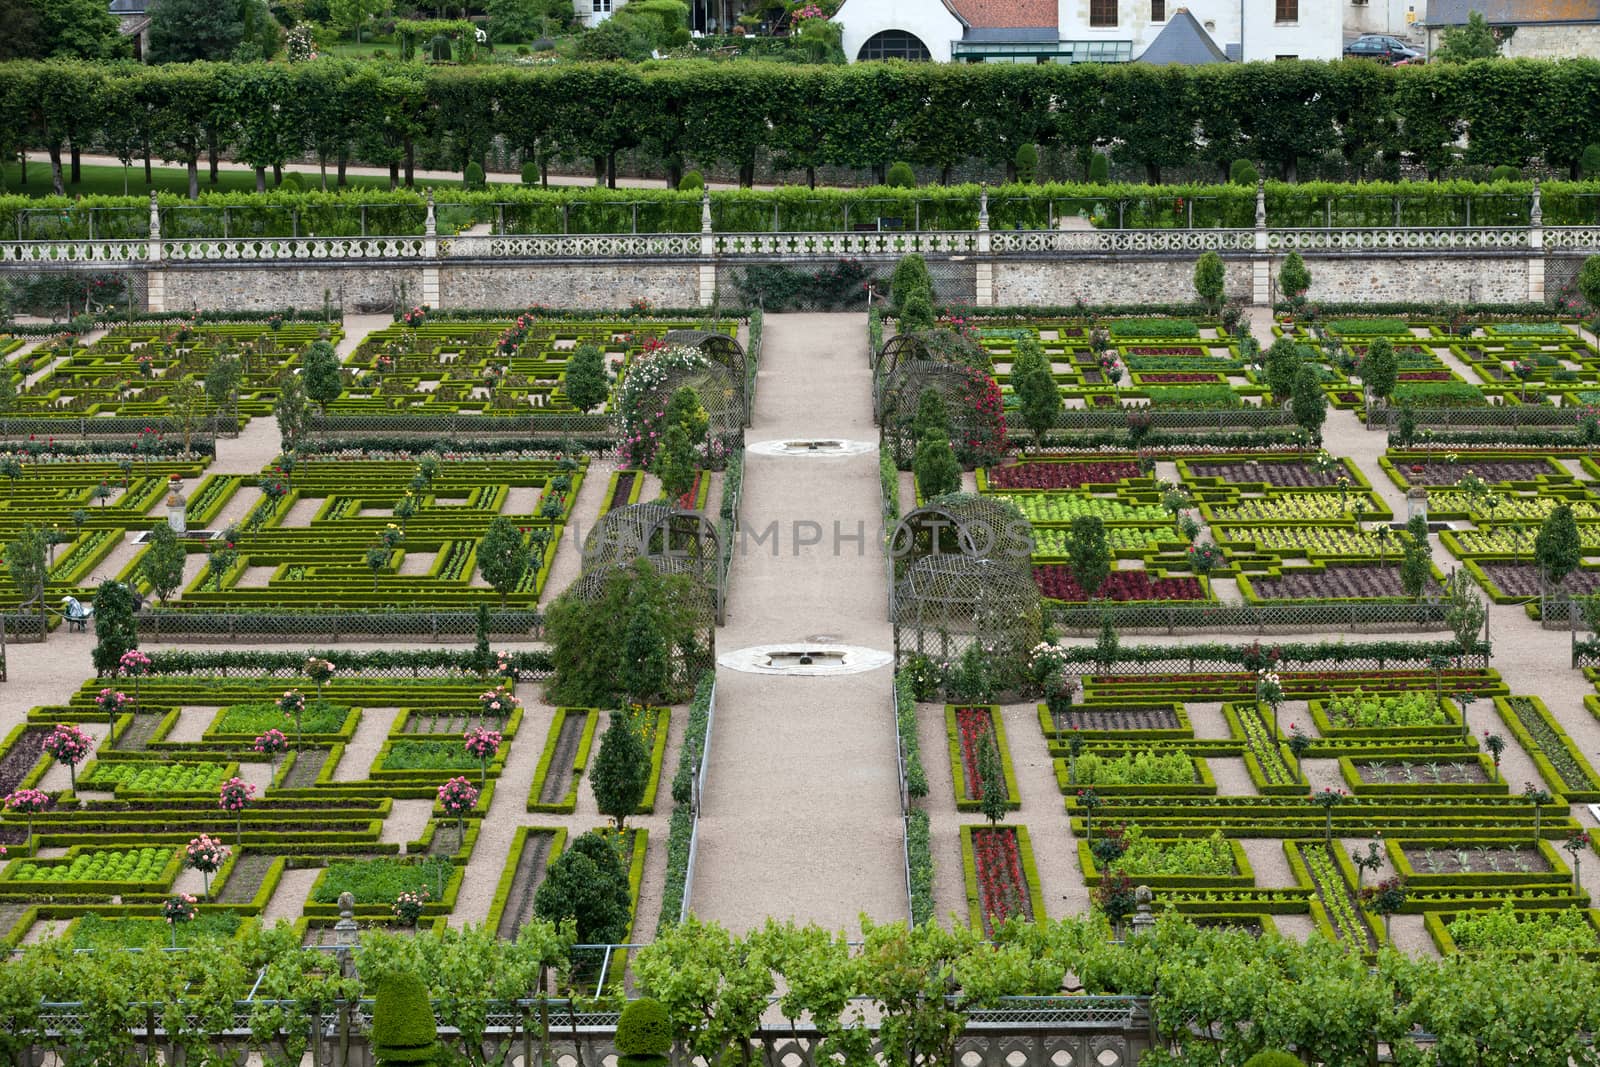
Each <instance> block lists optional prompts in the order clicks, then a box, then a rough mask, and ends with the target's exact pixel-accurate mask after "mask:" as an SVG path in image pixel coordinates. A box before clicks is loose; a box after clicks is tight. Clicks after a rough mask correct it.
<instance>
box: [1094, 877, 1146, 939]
mask: <svg viewBox="0 0 1600 1067" xmlns="http://www.w3.org/2000/svg"><path fill="white" fill-rule="evenodd" d="M1094 904H1095V907H1097V908H1099V909H1100V911H1101V913H1102V914H1103V915H1105V917H1106V921H1107V922H1109V923H1110V924H1111V936H1112V937H1115V938H1120V937H1121V936H1122V924H1123V922H1125V921H1126V920H1127V918H1128V916H1130V915H1132V914H1133V913H1134V912H1135V911H1138V910H1139V897H1138V890H1137V888H1136V887H1135V886H1134V884H1133V879H1132V878H1129V877H1128V872H1127V871H1124V870H1121V869H1120V868H1119V869H1118V870H1115V871H1107V872H1105V873H1103V874H1102V875H1101V876H1100V884H1099V885H1097V886H1095V889H1094Z"/></svg>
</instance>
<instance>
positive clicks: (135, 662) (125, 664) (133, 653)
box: [116, 648, 150, 707]
mask: <svg viewBox="0 0 1600 1067" xmlns="http://www.w3.org/2000/svg"><path fill="white" fill-rule="evenodd" d="M116 673H117V677H119V678H132V679H133V703H134V705H135V706H136V707H137V706H138V703H139V690H140V687H141V684H142V683H141V681H140V680H141V679H142V678H144V677H145V675H147V674H149V673H150V657H149V656H147V655H145V654H144V653H143V652H140V651H139V650H138V649H137V648H130V649H129V650H128V651H126V652H124V653H123V654H122V656H121V657H120V658H119V659H118V660H117V667H116Z"/></svg>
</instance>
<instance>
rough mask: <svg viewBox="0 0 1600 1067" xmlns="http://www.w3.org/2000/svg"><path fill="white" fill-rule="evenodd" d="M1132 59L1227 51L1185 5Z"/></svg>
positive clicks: (1194, 58)
mask: <svg viewBox="0 0 1600 1067" xmlns="http://www.w3.org/2000/svg"><path fill="white" fill-rule="evenodd" d="M1434 2H1436V3H1437V2H1438V0H1434ZM1480 2H1481V0H1480ZM1134 62H1135V63H1149V64H1151V65H1152V66H1157V67H1165V66H1168V65H1169V64H1173V63H1177V64H1180V65H1181V66H1185V67H1196V66H1199V65H1200V64H1202V63H1226V62H1228V54H1227V53H1226V52H1224V51H1223V50H1222V49H1220V48H1218V47H1217V42H1215V41H1213V40H1212V39H1211V35H1210V34H1209V33H1207V32H1206V28H1205V27H1204V26H1202V25H1200V22H1199V20H1197V19H1196V18H1195V17H1194V16H1193V15H1191V14H1190V13H1189V9H1188V8H1186V7H1180V8H1179V9H1178V10H1176V11H1174V12H1173V13H1172V16H1171V17H1170V18H1168V19H1167V24H1166V26H1165V27H1163V28H1162V30H1161V32H1160V33H1158V34H1156V39H1155V40H1153V41H1151V42H1150V47H1148V48H1146V49H1145V50H1144V53H1143V54H1142V55H1140V56H1139V58H1138V59H1136V60H1134Z"/></svg>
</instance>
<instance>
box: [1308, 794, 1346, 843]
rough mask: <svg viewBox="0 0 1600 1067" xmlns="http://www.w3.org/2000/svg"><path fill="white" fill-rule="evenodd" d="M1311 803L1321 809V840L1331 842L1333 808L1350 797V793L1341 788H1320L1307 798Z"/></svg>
mask: <svg viewBox="0 0 1600 1067" xmlns="http://www.w3.org/2000/svg"><path fill="white" fill-rule="evenodd" d="M1308 799H1309V800H1310V801H1311V803H1313V804H1315V805H1316V806H1317V807H1319V808H1321V809H1322V816H1323V821H1322V842H1323V844H1332V843H1333V809H1334V808H1336V807H1338V806H1339V805H1340V804H1343V803H1344V802H1345V801H1346V800H1348V799H1350V794H1348V793H1346V792H1345V791H1344V790H1343V789H1320V790H1318V791H1317V792H1315V793H1312V794H1311V796H1310V797H1309V798H1308Z"/></svg>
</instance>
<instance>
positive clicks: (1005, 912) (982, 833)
mask: <svg viewBox="0 0 1600 1067" xmlns="http://www.w3.org/2000/svg"><path fill="white" fill-rule="evenodd" d="M961 859H962V866H963V870H964V872H965V876H966V889H967V913H968V915H969V916H970V918H971V922H972V928H973V930H974V931H977V932H980V933H982V934H983V936H985V937H989V936H992V935H993V933H994V931H995V928H996V927H997V926H999V925H1000V924H1001V923H1003V922H1006V921H1007V920H1018V921H1022V922H1027V921H1030V920H1032V921H1043V920H1044V917H1045V911H1044V901H1043V899H1042V898H1043V894H1042V893H1041V892H1040V891H1039V874H1038V871H1037V870H1036V869H1035V867H1034V862H1033V849H1032V846H1031V844H1030V842H1029V840H1028V831H1027V828H1026V827H1022V826H997V827H989V826H963V827H962V828H961Z"/></svg>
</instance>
